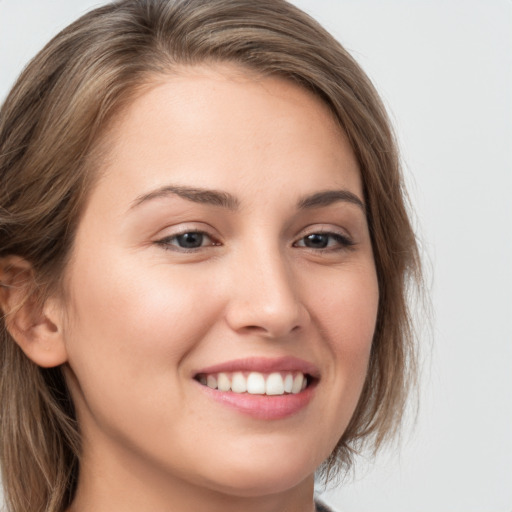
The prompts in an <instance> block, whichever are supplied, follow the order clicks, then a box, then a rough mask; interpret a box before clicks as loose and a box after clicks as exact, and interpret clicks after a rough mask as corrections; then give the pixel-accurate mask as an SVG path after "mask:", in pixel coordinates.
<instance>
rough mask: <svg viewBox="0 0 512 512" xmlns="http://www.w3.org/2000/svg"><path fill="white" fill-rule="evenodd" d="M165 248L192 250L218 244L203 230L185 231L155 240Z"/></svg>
mask: <svg viewBox="0 0 512 512" xmlns="http://www.w3.org/2000/svg"><path fill="white" fill-rule="evenodd" d="M156 243H157V244H159V245H162V246H164V247H165V248H166V249H172V250H178V251H179V250H184V251H193V250H195V249H201V248H202V247H209V246H213V245H219V244H218V243H217V242H216V241H214V240H213V239H212V237H210V236H209V235H208V234H207V233H205V232H203V231H187V232H185V233H179V234H176V235H172V236H167V237H165V238H162V239H161V240H158V241H157V242H156Z"/></svg>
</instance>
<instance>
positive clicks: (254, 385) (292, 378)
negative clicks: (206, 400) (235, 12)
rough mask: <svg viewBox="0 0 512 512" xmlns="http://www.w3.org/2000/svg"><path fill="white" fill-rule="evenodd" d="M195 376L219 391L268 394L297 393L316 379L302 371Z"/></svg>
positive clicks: (223, 373)
mask: <svg viewBox="0 0 512 512" xmlns="http://www.w3.org/2000/svg"><path fill="white" fill-rule="evenodd" d="M194 378H195V380H196V381H198V382H199V383H200V384H202V385H203V386H207V387H208V388H210V389H214V390H217V391H223V392H232V393H236V394H244V393H245V394H249V395H268V396H280V395H296V394H298V393H300V392H301V391H304V390H305V389H306V388H308V387H309V386H311V385H312V384H313V382H314V381H315V380H316V379H314V378H313V377H312V376H311V375H309V374H307V373H302V372H272V373H261V372H218V373H208V374H206V373H199V374H197V375H196V376H195V377H194Z"/></svg>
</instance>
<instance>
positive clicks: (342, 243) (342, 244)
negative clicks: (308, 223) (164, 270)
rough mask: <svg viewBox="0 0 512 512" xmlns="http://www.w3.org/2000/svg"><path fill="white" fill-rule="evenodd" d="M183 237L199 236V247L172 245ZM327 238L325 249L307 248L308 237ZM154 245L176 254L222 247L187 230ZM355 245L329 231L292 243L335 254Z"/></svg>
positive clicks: (196, 231)
mask: <svg viewBox="0 0 512 512" xmlns="http://www.w3.org/2000/svg"><path fill="white" fill-rule="evenodd" d="M185 235H199V236H200V237H201V245H200V246H199V247H190V248H187V247H181V246H179V245H178V244H177V243H173V242H174V241H177V240H178V239H179V237H183V236H185ZM315 236H316V237H328V240H327V245H326V246H325V247H308V246H307V245H306V243H307V242H306V240H307V239H308V238H310V237H315ZM204 238H206V239H208V240H210V241H211V243H209V244H207V245H202V242H203V241H204ZM331 240H334V241H335V245H334V246H331V245H329V244H330V242H331ZM300 242H303V243H304V245H301V244H300ZM156 244H158V245H160V246H162V247H163V248H164V249H166V250H170V251H178V252H184V253H193V252H197V251H199V250H201V249H204V248H206V247H214V246H220V245H222V244H221V243H220V242H218V241H216V240H215V239H214V237H212V236H211V235H209V234H208V233H206V232H205V231H200V230H187V231H182V232H181V233H176V234H174V235H171V236H166V237H165V238H162V239H161V240H157V241H156ZM354 245H355V243H354V242H353V241H352V240H351V239H350V238H349V237H348V236H346V235H342V234H340V233H335V232H331V231H314V232H312V233H309V234H307V235H304V236H303V237H301V238H299V240H297V241H296V242H294V243H293V247H303V248H305V249H309V250H311V251H315V252H319V251H321V252H336V251H343V250H347V249H350V248H351V247H353V246H354Z"/></svg>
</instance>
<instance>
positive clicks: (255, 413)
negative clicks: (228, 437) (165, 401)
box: [198, 382, 316, 420]
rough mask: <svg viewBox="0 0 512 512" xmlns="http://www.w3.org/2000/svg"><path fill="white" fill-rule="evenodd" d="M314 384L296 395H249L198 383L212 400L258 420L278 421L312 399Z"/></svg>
mask: <svg viewBox="0 0 512 512" xmlns="http://www.w3.org/2000/svg"><path fill="white" fill-rule="evenodd" d="M315 384H316V383H315V382H314V383H312V384H310V385H309V386H308V387H307V388H306V389H305V390H304V391H301V392H300V393H297V394H289V395H251V394H250V393H233V392H232V391H219V390H217V389H211V388H209V387H208V386H204V385H202V384H199V383H198V385H199V386H201V389H202V390H203V392H204V393H206V395H207V396H208V397H210V398H212V399H213V400H215V401H217V402H219V403H221V404H223V405H225V406H227V407H230V408H232V409H235V410H237V411H238V412H240V413H242V414H245V415H247V416H251V417H253V418H256V419H260V420H279V419H283V418H287V417H289V416H293V415H294V414H297V413H298V412H300V411H301V410H302V409H304V408H305V407H306V406H307V405H308V404H309V402H310V401H311V399H312V398H313V394H314V391H315V387H316V385H315Z"/></svg>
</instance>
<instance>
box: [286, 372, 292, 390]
mask: <svg viewBox="0 0 512 512" xmlns="http://www.w3.org/2000/svg"><path fill="white" fill-rule="evenodd" d="M292 389H293V375H292V374H291V373H288V374H287V375H286V377H285V379H284V390H285V391H286V392H287V393H291V392H292Z"/></svg>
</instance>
